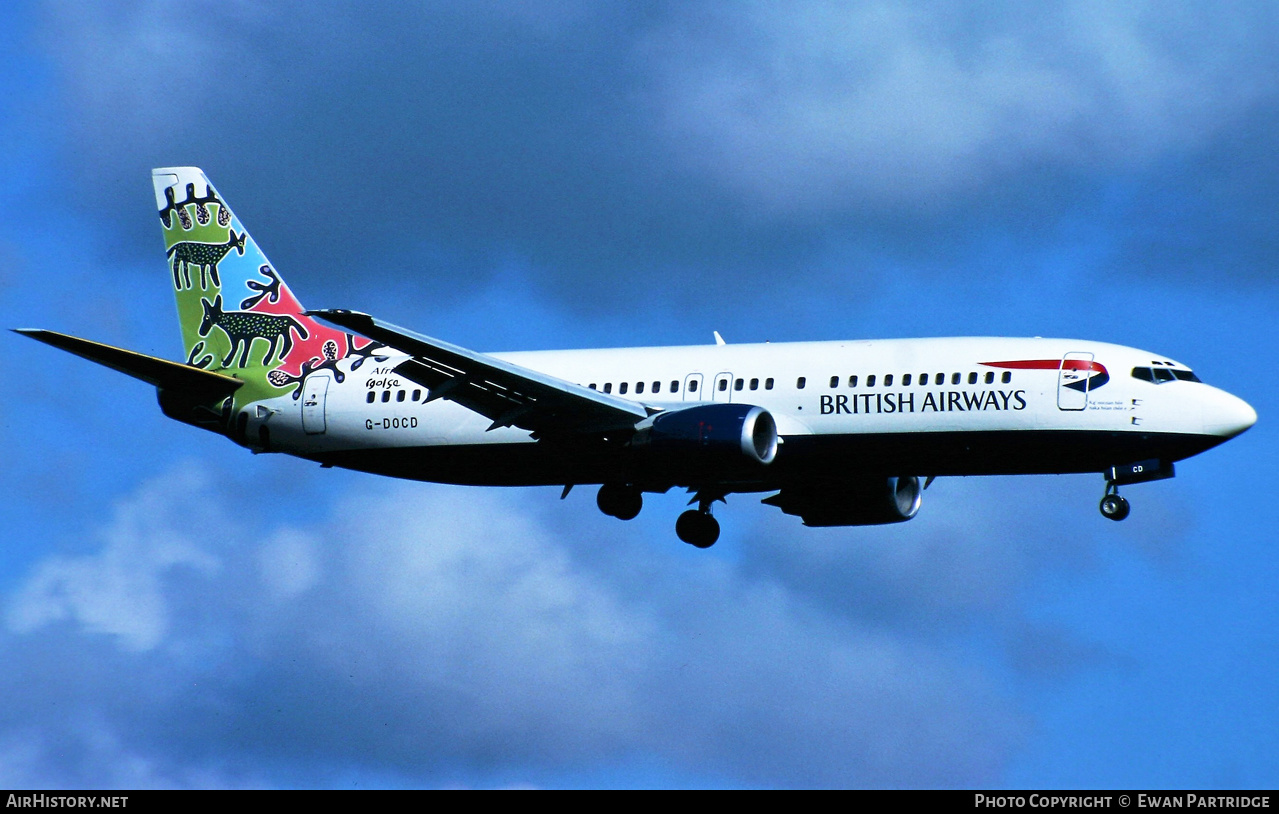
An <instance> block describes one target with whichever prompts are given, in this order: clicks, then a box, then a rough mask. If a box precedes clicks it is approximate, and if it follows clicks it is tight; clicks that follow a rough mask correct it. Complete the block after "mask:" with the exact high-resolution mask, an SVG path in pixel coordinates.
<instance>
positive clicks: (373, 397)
mask: <svg viewBox="0 0 1279 814" xmlns="http://www.w3.org/2000/svg"><path fill="white" fill-rule="evenodd" d="M406 396H407V397H408V400H409V401H419V400H420V399H421V398H422V391H421V390H414V391H413V394H412V395H411V396H409V395H408V391H407V390H396V391H395V400H396V401H404V400H405V398H406ZM364 400H365V401H367V402H368V403H369V404H372V403H373V402H375V401H377V392H376V391H374V390H370V391H369V394H368V395H367V396H365V398H364ZM390 400H391V391H390V390H383V391H382V401H383V402H388V401H390Z"/></svg>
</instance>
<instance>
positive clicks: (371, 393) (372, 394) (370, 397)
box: [365, 390, 377, 404]
mask: <svg viewBox="0 0 1279 814" xmlns="http://www.w3.org/2000/svg"><path fill="white" fill-rule="evenodd" d="M375 398H377V393H374V392H373V391H372V390H370V391H369V397H368V398H366V399H365V401H367V402H368V403H369V404H372V403H373V399H375Z"/></svg>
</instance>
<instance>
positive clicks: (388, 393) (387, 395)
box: [382, 390, 391, 403]
mask: <svg viewBox="0 0 1279 814" xmlns="http://www.w3.org/2000/svg"><path fill="white" fill-rule="evenodd" d="M390 400H391V391H390V390H383V391H382V401H383V403H385V402H388V401H390Z"/></svg>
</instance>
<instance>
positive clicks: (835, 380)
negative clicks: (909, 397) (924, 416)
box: [796, 370, 1013, 390]
mask: <svg viewBox="0 0 1279 814" xmlns="http://www.w3.org/2000/svg"><path fill="white" fill-rule="evenodd" d="M930 377H931V378H930ZM979 378H981V379H982V380H984V382H985V383H986V384H994V383H995V372H994V371H993V370H988V371H986V375H985V376H984V377H981V376H980V374H978V373H977V371H975V370H973V371H970V372H969V373H968V383H969V384H977V382H978V379H979ZM913 379H914V376H913V375H912V374H910V373H903V374H902V383H901V386H902V387H910V383H911V381H913ZM1012 380H1013V374H1012V371H1010V370H1005V371H1004V372H1003V374H1002V375H1001V376H1000V377H999V381H1000V382H1001V383H1002V384H1008V383H1009V382H1011V381H1012ZM963 381H964V374H962V373H952V374H950V383H951V384H962V383H963ZM875 382H876V377H875V374H874V373H872V374H870V375H869V376H867V377H866V387H874V386H875ZM930 382H931V383H932V384H936V385H942V384H945V383H946V374H945V373H933V374H929V373H920V374H919V384H920V386H921V387H922V386H924V385H927V384H929V383H930ZM839 383H840V377H839V376H831V377H830V386H831V388H832V389H834V388H836V387H839ZM804 384H805V382H804V379H803V377H800V380H799V381H798V382H796V387H798V388H799V389H801V390H803V389H804ZM848 386H849V387H856V386H857V376H855V375H854V376H849V377H848ZM892 386H893V374H892V373H886V374H884V387H892Z"/></svg>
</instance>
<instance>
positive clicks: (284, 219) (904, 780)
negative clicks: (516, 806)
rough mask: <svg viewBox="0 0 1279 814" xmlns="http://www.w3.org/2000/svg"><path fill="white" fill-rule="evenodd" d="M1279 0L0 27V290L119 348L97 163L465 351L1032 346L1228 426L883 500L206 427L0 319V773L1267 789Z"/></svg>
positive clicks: (518, 11) (149, 301)
mask: <svg viewBox="0 0 1279 814" xmlns="http://www.w3.org/2000/svg"><path fill="white" fill-rule="evenodd" d="M1277 34H1279V13H1277V12H1276V11H1275V10H1274V9H1273V7H1272V6H1271V5H1269V4H1262V3H1257V4H1242V5H1238V6H1235V7H1233V11H1232V13H1231V15H1229V16H1228V17H1227V16H1225V15H1221V14H1220V13H1219V10H1218V8H1217V7H1216V6H1214V5H1212V4H1189V3H1187V4H1175V5H1169V4H1163V3H1159V4H1156V3H1127V4H1122V5H1120V4H1102V3H1050V4H1047V5H1044V4H1038V5H1036V6H1035V9H1034V11H1033V12H1032V11H1031V10H1030V9H1029V7H1028V6H1025V5H1023V4H1019V3H995V4H984V5H983V6H981V8H980V9H974V8H972V7H971V6H970V4H964V3H954V4H948V3H942V4H936V3H929V4H912V3H898V4H866V5H861V4H851V5H845V4H834V3H811V4H805V5H791V6H786V7H779V6H776V5H774V4H763V3H744V4H736V5H733V6H731V7H730V6H725V5H723V4H715V3H688V2H683V3H662V2H653V3H634V4H624V5H623V4H618V5H616V6H614V5H600V4H595V3H578V2H567V1H566V0H565V1H562V2H555V3H541V2H531V3H524V4H519V5H518V7H515V8H512V7H511V4H505V3H486V2H482V3H474V4H469V5H466V6H463V7H457V6H456V5H455V4H434V3H428V4H420V5H419V6H417V7H414V8H413V9H405V8H403V7H401V6H399V5H396V6H391V7H389V8H386V9H381V10H377V9H375V10H369V9H367V8H365V6H364V4H351V3H341V2H322V3H307V4H291V3H277V4H271V5H270V7H268V8H264V7H260V6H258V5H256V4H237V3H226V2H217V3H202V2H188V3H182V4H168V3H145V2H128V1H127V0H122V1H121V2H116V3H111V4H96V3H54V2H50V3H40V2H19V3H13V4H8V5H6V6H5V9H4V11H0V148H3V149H0V324H3V325H5V326H9V327H24V326H33V327H45V328H52V329H55V330H63V331H67V332H71V333H75V334H78V335H82V336H87V337H90V338H93V339H97V340H100V341H104V342H109V343H112V344H117V345H122V346H125V347H129V348H134V349H137V350H141V351H144V352H148V353H154V354H157V355H161V356H166V357H169V358H175V357H177V356H178V355H179V353H180V351H179V338H178V330H177V324H176V319H175V309H174V304H173V297H172V293H171V290H170V287H169V284H168V282H167V281H168V272H167V269H166V268H165V267H164V260H163V259H162V254H161V252H162V245H163V244H162V242H161V238H160V235H159V232H158V230H157V229H156V228H155V222H154V216H153V214H152V211H153V199H152V193H151V189H150V180H149V177H148V175H149V173H148V171H149V169H150V168H151V167H153V166H166V165H198V166H201V167H204V168H205V170H206V171H207V172H208V173H209V175H210V177H211V178H212V179H213V181H214V182H215V183H216V184H217V185H218V188H219V191H220V192H221V193H223V194H224V195H226V196H227V198H228V200H229V201H230V202H231V203H232V205H233V206H234V207H235V210H236V213H237V215H238V216H240V218H241V219H242V220H243V221H244V222H245V223H246V225H247V226H248V228H249V229H250V230H251V231H252V232H253V234H254V236H255V238H256V239H257V241H258V242H259V244H260V245H261V246H262V248H263V249H264V250H265V251H266V252H267V254H268V255H269V256H270V257H271V258H272V261H273V263H274V264H275V265H276V267H277V268H278V269H280V271H281V272H282V274H284V275H285V276H286V278H287V279H288V280H289V282H290V285H291V286H292V288H293V290H294V291H295V293H296V294H297V295H298V297H299V298H300V299H301V300H302V301H303V302H304V303H305V304H306V305H308V307H316V308H319V307H348V308H357V309H361V310H366V311H370V312H373V313H376V314H378V315H381V316H384V317H385V318H387V319H390V320H391V321H393V322H396V323H399V324H403V325H409V326H413V327H415V328H417V329H418V330H421V331H424V332H426V333H429V334H432V335H435V336H440V337H444V338H447V339H449V340H450V341H453V342H457V343H460V344H463V345H466V346H469V347H474V348H477V349H481V350H508V349H517V348H561V347H582V346H618V345H638V344H684V343H699V342H705V341H709V339H710V336H711V334H710V332H711V331H712V330H719V331H720V332H721V333H722V334H723V335H724V336H725V337H726V338H727V339H728V340H729V341H730V342H731V341H763V340H773V341H784V340H808V339H836V338H849V337H904V336H947V335H972V334H977V335H1045V336H1052V335H1065V336H1076V337H1087V338H1094V339H1098V340H1104V341H1111V342H1118V343H1121V344H1127V345H1133V346H1137V347H1142V348H1148V349H1150V350H1152V351H1155V352H1158V353H1160V354H1167V355H1169V356H1170V357H1171V358H1174V359H1178V360H1180V361H1184V362H1186V363H1188V364H1190V365H1191V366H1193V367H1194V368H1195V369H1196V371H1197V372H1198V373H1199V374H1200V375H1201V377H1202V378H1203V379H1204V380H1205V381H1208V382H1210V383H1212V384H1215V385H1218V386H1220V387H1223V388H1224V389H1226V390H1229V391H1231V392H1233V393H1236V394H1238V395H1240V396H1241V397H1243V398H1245V399H1246V400H1248V401H1249V402H1250V403H1251V404H1252V405H1253V406H1254V407H1255V408H1256V409H1257V412H1258V414H1259V415H1260V420H1259V422H1258V424H1257V426H1256V427H1254V428H1253V429H1252V430H1251V431H1249V432H1248V433H1247V434H1246V435H1244V436H1243V437H1241V438H1239V439H1237V440H1235V441H1233V442H1231V443H1229V444H1227V445H1225V446H1223V447H1220V448H1218V449H1215V450H1212V451H1210V452H1208V453H1206V454H1204V455H1203V456H1201V457H1199V458H1196V459H1193V460H1190V461H1187V462H1185V463H1184V464H1183V465H1181V466H1179V468H1178V476H1177V478H1176V479H1174V480H1171V481H1164V482H1160V483H1155V484H1149V485H1141V486H1136V487H1132V488H1130V489H1129V490H1127V495H1128V496H1129V497H1130V499H1131V500H1132V501H1133V504H1134V508H1133V514H1132V517H1131V518H1130V519H1129V520H1128V521H1126V522H1125V523H1122V524H1113V523H1109V522H1107V521H1105V520H1104V519H1102V518H1101V516H1100V515H1099V514H1098V512H1097V509H1096V503H1097V500H1098V499H1099V498H1100V496H1101V490H1102V483H1101V479H1100V478H1099V477H1095V476H1063V477H1034V478H1022V479H1017V478H992V479H943V480H940V481H938V482H937V483H935V484H934V485H933V486H932V488H930V489H929V491H928V492H927V493H926V495H925V500H924V506H923V509H922V511H921V513H920V515H919V517H917V518H916V519H915V520H914V521H912V522H911V523H908V524H905V525H902V526H899V527H890V528H872V529H836V530H812V529H805V528H803V527H802V526H800V525H799V523H798V521H796V520H795V519H794V518H791V517H786V516H783V515H781V514H779V513H777V512H775V511H774V510H772V509H770V508H769V507H765V506H761V505H759V504H758V503H757V501H756V500H755V499H754V498H750V497H747V496H737V497H734V498H731V499H730V501H729V505H728V507H727V509H725V510H721V511H720V512H719V517H720V519H721V521H722V523H723V526H724V534H723V537H722V538H721V541H720V543H719V544H718V545H716V546H715V548H713V549H711V550H709V551H704V552H703V551H695V550H693V549H691V548H690V547H689V546H685V545H683V544H681V543H679V542H678V541H677V540H676V539H675V537H674V534H673V530H672V526H673V521H674V518H675V516H676V515H677V514H678V512H679V511H680V510H681V504H682V503H683V499H682V498H681V497H680V496H679V495H676V494H670V495H666V496H658V497H652V498H650V499H649V500H647V501H646V509H645V511H644V513H643V514H642V515H641V516H640V517H639V518H638V519H637V520H635V521H632V522H631V523H626V524H623V523H619V522H618V521H615V520H612V519H610V518H606V517H604V516H602V515H601V514H600V513H599V512H598V511H597V510H596V509H595V507H594V499H593V495H592V494H591V492H590V490H586V489H579V490H577V491H575V492H574V493H573V494H572V495H570V497H569V498H568V500H566V501H564V502H562V503H561V502H560V501H558V500H557V498H558V491H557V490H554V489H528V490H483V489H463V488H457V487H445V486H435V485H430V484H414V483H398V482H393V481H388V480H381V479H377V478H373V477H371V476H365V475H359V474H355V473H347V472H340V471H333V470H325V471H320V470H319V469H318V468H316V467H313V466H311V465H307V464H304V463H302V462H300V461H296V460H292V459H282V458H279V457H277V456H265V455H264V456H257V457H253V456H250V455H249V454H248V453H247V452H244V451H243V450H240V449H238V448H236V447H234V446H233V445H231V444H229V443H227V442H225V441H223V440H220V439H218V438H217V437H214V436H212V435H209V434H206V433H202V432H199V431H197V430H194V429H191V428H187V427H184V426H181V425H177V424H174V423H173V422H169V421H167V420H166V419H164V418H163V417H162V416H161V415H160V413H159V410H158V408H157V407H156V405H155V402H154V395H153V393H152V392H151V391H150V390H149V389H148V388H146V387H145V386H143V385H140V384H138V383H136V382H134V381H132V380H128V379H126V378H124V377H121V376H119V375H118V374H114V373H112V372H110V371H107V370H103V369H99V368H97V367H96V366H93V365H91V364H89V363H86V362H83V361H81V360H78V359H75V358H73V357H70V356H67V355H65V354H60V353H58V352H56V351H53V350H52V349H47V348H44V347H41V346H39V345H36V344H35V343H32V342H30V341H28V340H25V339H23V338H21V337H18V336H15V335H9V336H8V338H5V339H3V340H0V341H3V342H4V343H5V348H6V353H4V355H3V358H4V359H5V360H6V361H5V363H4V364H3V367H0V370H2V371H3V374H4V376H5V380H6V383H7V386H6V387H5V388H4V390H3V393H2V394H0V433H3V444H4V448H5V449H6V450H7V451H8V454H6V455H5V456H4V464H3V466H2V467H0V479H2V481H3V486H4V489H5V491H6V494H7V495H8V498H9V499H8V500H6V501H4V503H3V504H2V507H0V529H3V535H2V536H3V539H4V542H5V544H4V545H3V546H0V661H2V663H4V664H5V665H6V667H7V669H6V670H4V671H3V675H2V676H0V691H2V693H3V697H4V698H6V703H5V704H4V705H3V706H2V707H0V784H2V785H8V786H38V787H77V786H95V787H110V786H121V787H132V786H166V787H168V786H176V787H186V786H197V787H205V786H232V787H235V786H255V787H256V786H285V787H292V786H306V787H311V786H321V787H356V786H358V787H368V786H397V787H398V786H410V787H416V786H426V787H438V786H454V785H462V786H481V787H489V786H510V785H539V786H761V787H788V786H890V787H899V786H1014V787H1047V786H1052V787H1057V786H1064V787H1070V786H1080V787H1098V786H1101V787H1106V786H1127V787H1176V786H1186V787H1235V786H1264V787H1273V786H1274V785H1275V783H1276V781H1277V780H1279V759H1277V758H1276V755H1279V748H1277V747H1279V743H1276V738H1277V737H1279V736H1276V734H1275V733H1276V732H1279V727H1276V726H1275V722H1276V719H1277V718H1279V693H1276V690H1275V688H1276V687H1277V686H1279V662H1277V661H1276V656H1275V654H1276V653H1279V634H1276V633H1275V631H1276V630H1277V629H1279V624H1277V623H1279V618H1277V616H1279V613H1277V612H1276V608H1275V602H1274V589H1273V586H1274V585H1275V584H1276V583H1279V554H1277V553H1276V548H1275V546H1274V533H1273V531H1272V530H1273V529H1274V528H1276V527H1279V510H1277V509H1276V508H1275V506H1274V503H1273V501H1270V500H1269V499H1268V493H1269V490H1270V484H1272V483H1274V482H1275V479H1276V476H1279V471H1276V470H1277V469H1279V464H1276V463H1275V462H1276V461H1277V460H1279V448H1277V447H1279V440H1276V436H1275V435H1274V433H1273V431H1272V430H1271V428H1270V425H1271V420H1270V417H1272V416H1274V415H1275V414H1276V407H1279V405H1277V404H1276V402H1277V396H1279V386H1277V385H1276V383H1275V381H1274V377H1273V376H1271V375H1269V374H1268V373H1267V369H1268V368H1267V362H1268V360H1269V358H1270V356H1271V355H1272V351H1273V350H1274V349H1275V340H1274V333H1273V326H1274V324H1275V317H1276V313H1277V310H1279V287H1277V283H1276V274H1275V262H1276V256H1277V254H1279V246H1277V244H1276V241H1275V238H1274V232H1273V229H1274V224H1275V223H1277V222H1279V158H1277V156H1279V150H1276V149H1275V148H1276V143H1275V136H1274V133H1275V125H1276V124H1277V123H1279V70H1277V68H1279V65H1276V60H1277V59H1279V57H1276V56H1275V54H1274V53H1273V50H1274V49H1273V47H1272V45H1273V42H1274V41H1275V39H1276V35H1277Z"/></svg>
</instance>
